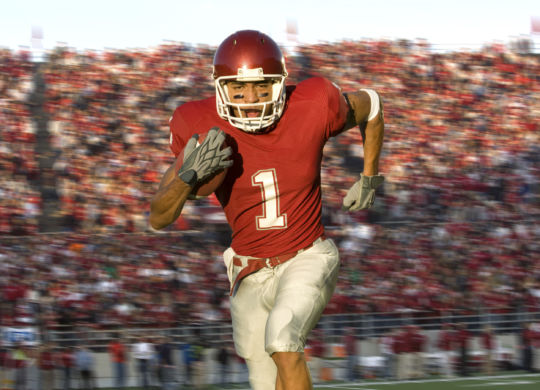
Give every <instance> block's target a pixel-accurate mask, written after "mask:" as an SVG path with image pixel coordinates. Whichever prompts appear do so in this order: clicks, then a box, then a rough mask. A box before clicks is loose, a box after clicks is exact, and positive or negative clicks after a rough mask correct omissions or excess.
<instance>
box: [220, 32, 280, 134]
mask: <svg viewBox="0 0 540 390" xmlns="http://www.w3.org/2000/svg"><path fill="white" fill-rule="evenodd" d="M213 77H214V79H215V85H216V104H217V111H218V114H219V116H220V117H222V118H223V119H225V120H228V121H229V123H230V124H231V125H233V126H235V127H238V128H239V129H241V130H244V131H247V132H256V131H259V130H260V129H264V128H266V127H268V126H270V125H271V124H273V123H274V122H276V121H277V120H278V119H279V117H280V116H281V114H282V113H283V108H284V106H285V78H286V77H287V70H286V69H285V59H284V58H283V54H282V53H281V50H280V49H279V47H278V45H277V44H276V43H275V42H274V40H273V39H272V38H270V37H269V36H268V35H265V34H263V33H261V32H259V31H253V30H244V31H238V32H236V33H234V34H232V35H230V36H229V37H228V38H226V39H225V40H224V41H223V42H222V43H221V45H219V47H218V48H217V50H216V54H215V56H214V72H213ZM268 79H270V80H271V81H272V83H273V84H272V100H271V101H269V102H264V103H256V104H236V103H232V102H231V100H230V99H229V95H228V91H227V85H226V82H227V81H228V80H235V81H246V82H248V81H261V80H268ZM254 105H258V106H260V107H261V109H262V111H261V115H260V116H259V117H255V118H253V117H247V116H243V114H242V111H241V110H240V109H241V108H242V107H246V106H250V107H253V106H254ZM267 108H270V109H269V110H267ZM234 109H236V111H237V112H238V113H239V115H240V116H239V117H238V116H236V115H234V114H233V112H234Z"/></svg>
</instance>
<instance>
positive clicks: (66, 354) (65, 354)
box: [60, 347, 75, 390]
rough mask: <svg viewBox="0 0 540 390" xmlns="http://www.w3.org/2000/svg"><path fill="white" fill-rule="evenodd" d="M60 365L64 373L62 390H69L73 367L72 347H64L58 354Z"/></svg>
mask: <svg viewBox="0 0 540 390" xmlns="http://www.w3.org/2000/svg"><path fill="white" fill-rule="evenodd" d="M60 363H61V366H62V370H63V372H64V390H69V389H71V374H72V371H73V366H74V365H75V357H74V355H73V348H72V347H66V348H64V349H63V350H62V351H61V352H60Z"/></svg>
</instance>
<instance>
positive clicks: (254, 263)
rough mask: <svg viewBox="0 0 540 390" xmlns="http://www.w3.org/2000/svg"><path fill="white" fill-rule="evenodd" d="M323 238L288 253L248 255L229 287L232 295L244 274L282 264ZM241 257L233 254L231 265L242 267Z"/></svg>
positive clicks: (322, 239)
mask: <svg viewBox="0 0 540 390" xmlns="http://www.w3.org/2000/svg"><path fill="white" fill-rule="evenodd" d="M324 240H326V237H325V235H324V234H323V235H322V236H320V237H319V238H317V239H316V240H315V241H313V242H312V243H311V244H309V245H308V246H306V247H304V248H302V249H299V250H297V251H295V252H289V253H284V254H282V255H278V256H272V257H264V258H261V257H248V259H247V266H246V267H244V268H243V269H242V270H241V271H240V272H239V273H238V275H236V278H235V280H234V282H233V285H232V287H231V295H233V292H234V288H235V287H236V286H237V284H238V283H240V281H241V280H242V279H243V278H245V277H246V276H248V275H250V274H252V273H254V272H257V271H259V270H260V269H263V268H264V267H268V268H274V267H275V266H277V265H280V264H283V263H285V262H286V261H288V260H290V259H292V258H293V257H295V256H297V255H299V254H300V253H302V252H304V251H306V250H308V249H309V248H311V247H312V246H313V245H315V244H317V243H319V242H322V241H324ZM242 257H244V258H245V256H237V255H235V256H233V265H236V266H239V267H242V266H243V265H244V264H243V263H242Z"/></svg>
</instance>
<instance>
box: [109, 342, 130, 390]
mask: <svg viewBox="0 0 540 390" xmlns="http://www.w3.org/2000/svg"><path fill="white" fill-rule="evenodd" d="M109 355H110V357H111V361H112V363H113V371H114V383H115V386H116V388H117V389H120V388H122V387H124V386H125V381H126V358H127V349H126V346H125V344H124V343H123V341H122V339H120V338H116V339H115V340H112V341H111V343H110V344H109Z"/></svg>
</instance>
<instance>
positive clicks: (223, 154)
mask: <svg viewBox="0 0 540 390" xmlns="http://www.w3.org/2000/svg"><path fill="white" fill-rule="evenodd" d="M198 139H199V135H198V134H194V135H193V137H191V138H190V140H189V141H188V143H187V144H186V147H185V149H184V162H183V164H182V166H181V167H180V169H179V170H178V177H179V178H180V179H182V180H183V181H184V182H185V183H187V184H189V185H190V186H194V185H195V184H197V183H199V182H201V181H204V180H205V179H206V178H208V177H209V176H211V175H213V174H214V173H216V172H218V171H220V170H222V169H225V168H229V167H230V166H231V165H232V164H233V161H232V160H230V159H229V157H230V156H231V154H232V149H231V147H230V146H229V147H226V148H225V149H223V150H222V149H221V147H222V145H223V142H225V133H224V132H223V130H220V129H219V128H218V127H213V128H212V129H210V131H209V132H208V134H207V135H206V138H205V139H204V141H203V143H202V144H201V145H200V146H197V141H198Z"/></svg>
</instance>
